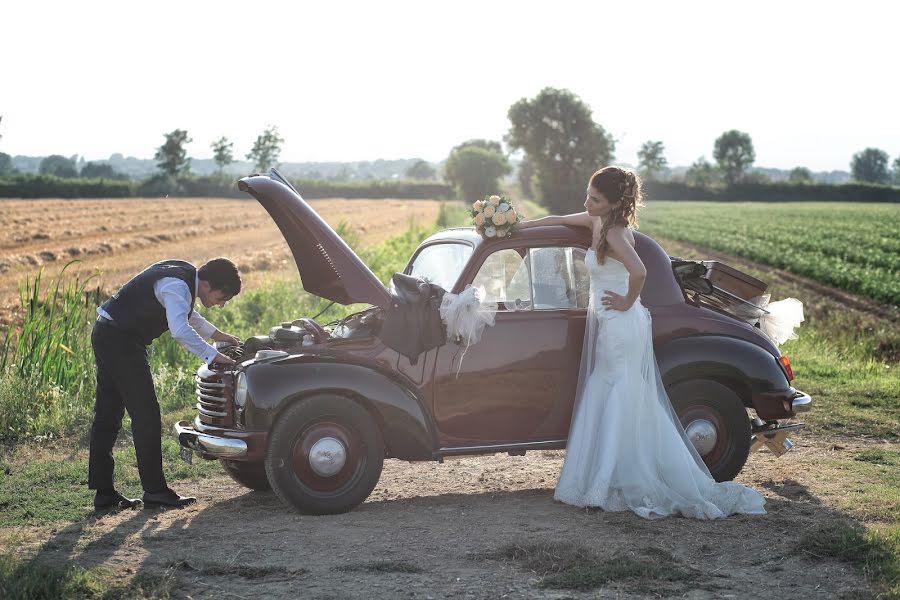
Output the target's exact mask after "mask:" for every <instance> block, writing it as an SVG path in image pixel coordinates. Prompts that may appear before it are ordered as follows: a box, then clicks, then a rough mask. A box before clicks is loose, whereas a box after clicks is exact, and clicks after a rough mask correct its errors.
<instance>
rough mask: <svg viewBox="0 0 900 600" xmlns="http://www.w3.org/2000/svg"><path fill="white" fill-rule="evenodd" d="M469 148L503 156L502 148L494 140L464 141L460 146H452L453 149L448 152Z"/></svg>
mask: <svg viewBox="0 0 900 600" xmlns="http://www.w3.org/2000/svg"><path fill="white" fill-rule="evenodd" d="M469 146H473V147H475V148H483V149H485V150H490V151H491V152H496V153H497V154H504V152H503V146H501V145H500V142H497V141H495V140H483V139H473V140H466V141H465V142H463V143H462V144H459V145H458V146H454V147H453V149H452V150H450V152H453V150H462V149H463V148H467V147H469ZM504 156H505V154H504Z"/></svg>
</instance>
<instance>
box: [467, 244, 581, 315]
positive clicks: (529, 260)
mask: <svg viewBox="0 0 900 600" xmlns="http://www.w3.org/2000/svg"><path fill="white" fill-rule="evenodd" d="M522 253H524V254H525V255H524V256H523V255H522ZM472 284H473V285H475V286H481V287H483V288H484V290H485V300H486V301H488V302H496V303H497V305H498V308H499V309H500V310H559V309H572V308H587V305H588V294H589V288H590V280H589V276H588V271H587V267H586V266H585V264H584V249H583V248H568V247H565V248H560V247H547V248H530V249H528V250H527V251H525V250H514V249H511V248H508V249H505V250H499V251H497V252H494V253H493V254H491V255H490V256H488V257H487V259H486V260H485V261H484V263H483V264H482V265H481V268H480V269H479V270H478V274H477V275H476V276H475V279H474V280H473V281H472Z"/></svg>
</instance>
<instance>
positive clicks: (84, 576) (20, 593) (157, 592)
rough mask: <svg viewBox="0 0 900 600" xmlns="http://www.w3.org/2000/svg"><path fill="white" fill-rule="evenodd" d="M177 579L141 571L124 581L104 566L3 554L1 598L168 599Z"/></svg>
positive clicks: (1, 558)
mask: <svg viewBox="0 0 900 600" xmlns="http://www.w3.org/2000/svg"><path fill="white" fill-rule="evenodd" d="M176 587H177V581H176V580H175V578H174V577H173V576H172V575H171V573H169V572H167V573H166V574H165V575H152V574H149V573H139V574H138V575H136V576H134V577H133V578H132V579H131V581H128V582H126V583H124V584H123V583H122V582H121V580H120V579H119V578H118V577H117V576H114V575H112V574H110V573H107V572H106V571H104V570H103V569H100V568H93V569H85V568H83V567H80V566H78V565H75V564H68V565H65V566H57V565H52V564H49V563H47V562H44V561H42V560H29V561H22V560H20V559H18V558H16V557H14V556H12V555H9V554H0V598H3V599H4V600H34V599H37V598H47V599H48V600H49V599H55V598H78V599H85V600H88V599H90V600H93V599H98V600H112V599H113V598H130V599H135V600H139V599H144V598H146V599H151V598H152V599H156V600H165V599H168V598H171V597H173V595H174V594H175V589H176Z"/></svg>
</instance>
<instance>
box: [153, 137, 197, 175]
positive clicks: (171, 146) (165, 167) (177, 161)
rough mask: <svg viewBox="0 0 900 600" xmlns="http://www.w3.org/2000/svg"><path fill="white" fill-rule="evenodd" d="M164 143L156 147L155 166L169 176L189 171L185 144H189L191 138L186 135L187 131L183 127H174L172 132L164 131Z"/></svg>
mask: <svg viewBox="0 0 900 600" xmlns="http://www.w3.org/2000/svg"><path fill="white" fill-rule="evenodd" d="M163 136H164V137H165V138H166V141H165V143H164V144H163V145H162V146H160V147H159V148H157V150H156V156H154V158H155V159H156V161H157V163H156V166H157V167H159V170H160V171H162V172H163V173H165V174H166V175H168V176H170V177H175V176H177V175H182V174H186V173H188V172H190V170H191V159H190V158H188V155H187V150H185V148H184V147H185V145H186V144H190V143H191V142H192V141H193V140H192V139H191V138H190V137H188V132H187V131H185V130H184V129H176V130H175V131H173V132H172V133H164V134H163Z"/></svg>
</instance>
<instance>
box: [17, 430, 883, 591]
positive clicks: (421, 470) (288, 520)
mask: <svg viewBox="0 0 900 600" xmlns="http://www.w3.org/2000/svg"><path fill="white" fill-rule="evenodd" d="M795 441H796V442H797V447H796V448H795V450H794V451H793V452H791V453H789V454H787V455H785V456H783V457H781V458H776V457H774V455H772V454H771V453H770V452H769V451H768V450H760V451H758V452H756V453H754V454H752V455H751V457H750V460H749V462H748V464H747V466H746V467H745V469H744V471H743V472H742V473H741V475H740V478H739V481H740V482H742V483H745V484H749V485H752V486H753V487H754V488H755V489H757V490H759V491H760V492H761V493H763V494H764V495H765V496H766V498H767V505H766V508H767V510H768V514H767V515H765V516H753V517H751V516H732V517H730V518H727V519H723V520H718V521H696V520H690V519H684V518H667V519H662V520H657V521H645V520H643V519H641V518H639V517H637V516H635V515H634V514H632V513H606V512H602V511H597V510H584V509H577V508H573V507H570V506H566V505H563V504H560V503H557V502H555V501H554V500H553V486H554V484H555V482H556V479H557V477H558V474H559V469H560V467H561V465H562V458H563V453H562V452H561V451H537V452H529V453H528V454H527V455H525V456H523V457H511V456H506V455H495V456H486V457H468V458H460V459H454V460H448V461H446V462H445V463H444V464H438V463H406V462H402V461H396V460H390V461H387V463H386V464H385V469H384V473H383V475H382V477H381V481H380V483H379V484H378V487H377V488H376V489H375V491H374V492H373V493H372V495H371V496H370V498H369V499H368V500H367V501H366V502H365V503H363V504H362V505H361V506H360V507H358V508H357V509H356V510H354V511H352V512H350V513H348V514H343V515H336V516H320V517H315V516H306V515H302V514H298V513H295V512H293V511H292V510H290V509H288V508H287V507H286V506H284V505H282V504H281V503H280V502H279V501H278V499H277V498H276V497H275V495H274V494H272V493H270V492H251V491H248V490H246V489H244V488H242V487H240V486H239V485H237V484H235V483H233V482H232V481H231V480H230V479H228V478H227V477H225V476H222V477H214V478H211V479H206V480H202V481H198V482H181V483H180V485H179V491H181V492H182V493H187V492H190V493H195V494H196V495H197V496H199V498H200V500H199V502H198V503H197V504H196V505H194V506H191V507H189V508H186V509H182V510H169V511H162V510H157V509H143V510H137V511H125V512H122V513H119V514H116V515H111V516H106V517H102V518H99V519H88V520H86V521H83V522H79V523H74V524H71V525H69V526H66V527H63V528H60V529H57V530H52V531H49V532H38V531H32V532H29V535H28V537H29V538H31V540H32V542H31V544H40V543H44V544H45V546H44V549H43V550H42V551H41V554H42V555H43V556H44V557H45V558H47V559H50V560H52V561H53V562H55V563H57V564H61V563H64V562H66V561H67V560H75V561H76V562H77V563H78V564H80V565H82V566H85V567H90V566H97V565H103V566H104V568H106V569H111V570H113V571H114V572H116V573H119V574H121V575H122V576H123V577H131V576H134V575H136V574H140V573H144V574H151V575H156V576H164V577H170V578H174V580H175V581H177V585H176V587H175V589H176V595H177V597H179V598H258V597H266V598H295V597H303V598H376V597H377V598H588V597H591V598H596V597H600V598H638V597H641V598H644V597H651V598H652V597H684V598H766V597H774V598H840V597H846V596H847V595H848V594H850V593H851V592H852V591H853V590H858V589H861V588H864V587H865V582H864V581H863V579H862V577H861V575H860V574H859V573H858V572H857V571H855V570H854V569H853V568H852V567H850V566H848V565H846V564H844V563H840V562H837V561H830V560H824V561H823V560H820V559H818V558H817V557H813V556H810V555H809V554H808V553H807V552H805V551H803V550H801V549H797V547H796V545H797V542H798V540H799V538H800V536H801V534H802V533H803V532H804V531H805V530H807V529H809V528H811V527H815V526H816V525H818V524H820V523H823V522H825V521H830V520H834V519H836V518H841V517H842V516H843V515H842V513H841V511H839V510H837V509H836V508H835V507H834V506H830V505H829V501H828V496H829V485H830V483H829V482H830V481H831V479H832V477H831V474H829V473H828V471H827V467H826V466H825V463H826V461H827V460H828V459H829V458H830V457H833V456H837V455H840V453H845V452H853V451H854V450H856V449H857V448H856V446H854V444H853V443H852V442H847V441H842V442H841V444H835V443H834V442H828V441H823V440H821V439H815V438H808V437H805V436H804V435H803V434H802V433H801V434H800V435H799V436H797V438H795ZM895 446H896V445H895ZM7 533H9V532H7ZM547 542H556V543H560V542H563V543H573V544H576V545H580V546H584V547H587V548H590V549H593V550H595V551H596V552H597V553H598V554H599V555H600V556H613V555H622V554H625V555H640V554H641V553H646V552H647V551H648V550H650V551H653V550H654V549H656V550H657V551H658V550H663V551H667V552H669V553H671V555H672V556H673V557H674V559H675V561H676V563H677V564H678V565H679V567H683V568H685V569H688V570H690V571H691V572H693V573H695V574H696V577H694V578H692V579H690V580H689V581H683V582H679V583H678V584H675V586H674V587H672V584H667V583H666V582H659V587H656V588H654V587H651V589H650V591H648V588H647V584H648V583H650V584H651V586H655V585H656V584H655V583H654V582H635V581H620V582H613V583H610V584H608V585H607V586H605V587H602V588H600V589H596V590H593V591H590V592H578V591H569V590H551V589H542V588H540V587H539V586H538V582H539V578H538V577H537V576H536V574H535V573H532V572H529V571H527V570H525V569H523V568H521V567H520V566H519V565H517V564H516V563H515V562H511V561H508V560H504V559H496V558H484V555H485V554H490V553H492V552H496V551H497V550H498V549H501V548H503V547H504V546H507V545H509V544H516V545H528V544H534V543H547ZM27 547H28V544H26V545H25V546H20V551H25V552H27ZM32 548H34V547H32ZM812 558H816V560H815V561H812V560H811V559H812Z"/></svg>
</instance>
